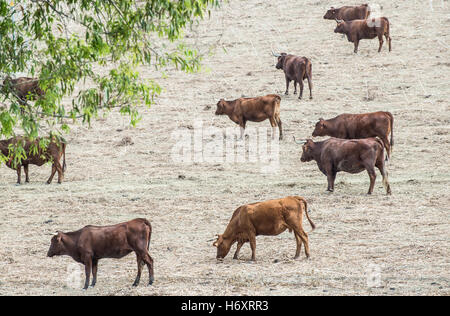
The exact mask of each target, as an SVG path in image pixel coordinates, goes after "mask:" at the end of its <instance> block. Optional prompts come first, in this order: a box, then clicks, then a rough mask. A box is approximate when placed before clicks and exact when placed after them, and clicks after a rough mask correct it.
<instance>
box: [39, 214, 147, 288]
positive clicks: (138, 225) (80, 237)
mask: <svg viewBox="0 0 450 316" xmlns="http://www.w3.org/2000/svg"><path fill="white" fill-rule="evenodd" d="M151 235H152V226H151V224H150V222H149V221H148V220H146V219H143V218H137V219H134V220H132V221H129V222H125V223H121V224H117V225H113V226H86V227H84V228H82V229H80V230H78V231H76V232H70V233H62V232H58V233H57V235H56V236H53V238H52V240H51V245H50V249H49V250H48V253H47V256H48V257H53V256H62V255H67V256H70V257H72V258H73V259H74V260H75V261H76V262H79V263H82V264H84V266H85V272H86V281H85V283H84V289H85V290H86V289H87V288H88V287H89V279H90V275H91V270H92V275H93V279H92V284H91V285H92V287H94V286H95V284H96V282H97V265H98V261H99V260H100V259H104V258H112V259H120V258H122V257H125V256H126V255H128V254H130V253H131V252H133V251H134V252H135V253H136V258H137V266H138V273H137V276H136V280H135V281H134V284H133V286H138V285H139V281H140V279H141V272H142V267H143V266H144V264H146V265H147V268H148V272H149V274H150V280H149V285H151V284H152V283H153V281H154V276H153V259H152V257H150V254H149V253H148V249H149V246H150V238H151Z"/></svg>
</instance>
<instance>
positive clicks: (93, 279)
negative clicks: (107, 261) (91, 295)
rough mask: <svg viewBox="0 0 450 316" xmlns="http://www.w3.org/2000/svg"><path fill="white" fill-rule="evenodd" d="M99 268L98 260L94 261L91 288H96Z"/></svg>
mask: <svg viewBox="0 0 450 316" xmlns="http://www.w3.org/2000/svg"><path fill="white" fill-rule="evenodd" d="M97 268H98V259H92V283H91V286H92V287H94V286H95V284H97Z"/></svg>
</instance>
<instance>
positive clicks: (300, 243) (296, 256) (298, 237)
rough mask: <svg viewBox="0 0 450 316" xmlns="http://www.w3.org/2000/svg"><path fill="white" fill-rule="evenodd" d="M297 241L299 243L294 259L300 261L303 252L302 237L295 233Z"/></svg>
mask: <svg viewBox="0 0 450 316" xmlns="http://www.w3.org/2000/svg"><path fill="white" fill-rule="evenodd" d="M294 236H295V240H296V241H297V250H296V251H295V257H294V259H298V257H300V252H301V250H302V239H301V238H300V236H299V235H298V234H297V233H296V232H295V231H294Z"/></svg>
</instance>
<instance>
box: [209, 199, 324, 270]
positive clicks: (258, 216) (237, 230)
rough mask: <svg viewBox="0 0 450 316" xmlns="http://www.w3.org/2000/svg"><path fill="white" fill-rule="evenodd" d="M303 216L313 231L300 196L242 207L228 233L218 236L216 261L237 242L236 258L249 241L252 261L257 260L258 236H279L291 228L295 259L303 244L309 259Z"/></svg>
mask: <svg viewBox="0 0 450 316" xmlns="http://www.w3.org/2000/svg"><path fill="white" fill-rule="evenodd" d="M303 214H305V215H306V218H307V219H308V221H309V223H310V224H311V227H312V228H313V230H314V229H315V227H316V226H315V225H314V223H313V222H312V221H311V219H310V218H309V215H308V204H307V202H306V200H305V199H304V198H302V197H299V196H289V197H286V198H282V199H278V200H270V201H266V202H259V203H253V204H248V205H243V206H241V207H239V208H238V209H237V210H236V211H234V214H233V216H232V218H231V220H230V223H229V224H228V226H227V228H226V230H225V232H224V233H223V234H222V235H218V238H217V240H216V241H215V242H214V244H213V245H214V246H215V247H217V259H223V258H225V257H226V255H227V254H228V252H229V251H230V248H231V246H232V245H233V244H234V243H236V242H237V243H238V245H237V248H236V253H235V254H234V258H233V259H237V258H238V255H239V251H240V249H241V247H242V245H244V243H246V242H250V247H251V249H252V260H253V261H255V260H256V236H258V235H264V236H276V235H279V234H281V233H282V232H284V231H285V230H286V229H289V232H292V231H294V235H295V239H296V241H297V251H296V252H295V257H294V258H295V259H297V258H298V257H299V256H300V250H301V246H302V243H303V244H304V245H305V253H306V257H307V258H309V256H310V253H309V243H308V234H307V233H306V232H305V231H304V230H303Z"/></svg>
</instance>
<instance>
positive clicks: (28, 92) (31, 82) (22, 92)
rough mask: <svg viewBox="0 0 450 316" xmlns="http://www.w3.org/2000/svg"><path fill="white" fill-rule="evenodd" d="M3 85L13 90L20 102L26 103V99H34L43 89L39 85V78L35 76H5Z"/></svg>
mask: <svg viewBox="0 0 450 316" xmlns="http://www.w3.org/2000/svg"><path fill="white" fill-rule="evenodd" d="M3 86H4V87H6V88H9V89H10V91H12V92H14V94H15V95H16V96H17V97H18V98H19V100H20V101H21V103H22V104H26V101H27V100H36V98H37V97H38V96H43V95H44V91H42V89H41V88H40V87H39V79H37V78H27V77H20V78H17V79H11V78H10V77H6V78H5V80H4V81H3Z"/></svg>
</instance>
